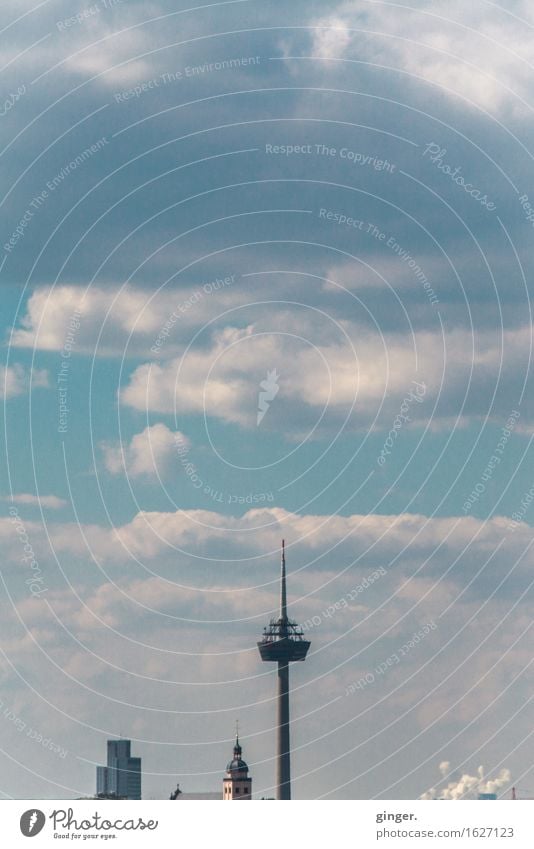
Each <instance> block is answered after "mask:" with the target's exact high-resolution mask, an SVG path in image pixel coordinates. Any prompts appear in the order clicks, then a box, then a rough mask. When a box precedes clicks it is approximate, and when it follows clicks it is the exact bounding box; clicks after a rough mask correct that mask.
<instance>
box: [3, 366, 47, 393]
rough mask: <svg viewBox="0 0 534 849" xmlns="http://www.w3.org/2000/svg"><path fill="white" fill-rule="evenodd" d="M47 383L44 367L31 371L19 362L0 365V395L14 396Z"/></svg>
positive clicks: (44, 385)
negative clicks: (10, 364)
mask: <svg viewBox="0 0 534 849" xmlns="http://www.w3.org/2000/svg"><path fill="white" fill-rule="evenodd" d="M48 385H49V378H48V372H47V371H45V370H44V369H32V371H31V373H30V372H29V371H28V370H27V369H25V368H24V366H22V365H20V364H19V363H17V364H15V365H13V366H3V365H0V397H2V398H4V399H6V400H7V399H8V398H15V397H16V396H17V395H23V394H24V393H25V392H28V391H29V390H30V387H31V388H32V389H36V388H46V387H48Z"/></svg>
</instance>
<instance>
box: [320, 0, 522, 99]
mask: <svg viewBox="0 0 534 849" xmlns="http://www.w3.org/2000/svg"><path fill="white" fill-rule="evenodd" d="M507 12H508V13H507ZM514 12H515V14H514ZM531 18H532V11H531V9H530V8H529V6H528V4H526V3H520V4H519V5H517V6H516V8H515V10H511V9H508V10H505V9H502V8H499V7H497V6H496V5H495V4H492V5H490V4H488V3H485V2H483V0H476V2H472V3H469V4H466V3H464V2H462V0H452V1H451V0H447V1H446V2H445V0H439V2H435V3H433V4H432V6H431V7H429V6H428V4H426V3H422V2H419V3H417V4H415V5H414V6H412V7H411V8H410V7H404V6H398V5H397V6H396V7H391V6H387V5H386V6H383V5H382V4H378V3H368V2H365V3H360V2H356V3H355V2H352V0H350V2H342V3H340V4H339V5H338V6H337V7H336V8H335V9H334V10H333V11H332V13H331V14H328V15H324V16H322V17H320V18H316V19H315V20H313V21H312V25H315V26H317V27H318V29H316V30H315V32H314V35H313V43H312V53H313V55H315V56H318V57H320V58H321V59H323V60H328V59H332V58H338V59H340V58H348V59H350V58H353V59H360V60H361V59H364V60H367V61H369V62H372V63H376V64H380V65H384V66H386V67H395V66H396V67H399V68H400V69H402V70H404V71H408V72H409V73H410V74H413V75H414V76H415V77H417V78H420V79H421V80H426V81H427V82H430V83H433V84H435V85H437V86H439V87H441V88H442V89H443V91H444V93H446V94H450V95H452V96H455V95H458V96H461V97H465V98H467V99H468V100H471V101H472V102H473V103H475V104H476V105H479V106H480V107H482V108H483V109H487V110H490V111H495V110H500V109H503V108H505V107H507V106H508V105H509V104H510V98H511V97H512V98H513V94H514V93H515V94H517V95H518V97H522V98H525V99H526V100H527V102H528V101H530V78H531V68H529V66H528V64H527V62H528V61H530V59H531V57H532V55H533V53H534V31H533V29H532V26H531ZM351 30H352V32H351ZM324 64H325V66H328V67H330V68H332V70H334V71H339V70H340V65H339V63H336V62H327V61H325V62H324ZM341 69H342V66H341ZM514 105H517V101H515V103H514Z"/></svg>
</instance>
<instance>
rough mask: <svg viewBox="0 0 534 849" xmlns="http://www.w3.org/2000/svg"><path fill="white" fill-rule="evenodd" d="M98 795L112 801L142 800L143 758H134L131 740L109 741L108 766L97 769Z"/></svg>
mask: <svg viewBox="0 0 534 849" xmlns="http://www.w3.org/2000/svg"><path fill="white" fill-rule="evenodd" d="M96 795H97V796H99V797H101V798H104V797H107V798H112V799H140V798H141V758H132V756H131V740H122V739H121V740H108V762H107V766H97V768H96Z"/></svg>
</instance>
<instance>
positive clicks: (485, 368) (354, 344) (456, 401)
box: [121, 316, 532, 430]
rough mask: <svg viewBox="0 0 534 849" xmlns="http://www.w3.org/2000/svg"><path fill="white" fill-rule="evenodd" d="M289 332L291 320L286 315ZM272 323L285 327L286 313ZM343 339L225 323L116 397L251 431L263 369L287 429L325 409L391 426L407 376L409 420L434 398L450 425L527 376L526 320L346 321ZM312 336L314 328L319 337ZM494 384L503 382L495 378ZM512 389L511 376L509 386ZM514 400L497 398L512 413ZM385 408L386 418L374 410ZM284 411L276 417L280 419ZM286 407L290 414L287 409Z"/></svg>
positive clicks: (151, 367)
mask: <svg viewBox="0 0 534 849" xmlns="http://www.w3.org/2000/svg"><path fill="white" fill-rule="evenodd" d="M288 327H292V330H293V333H298V331H299V324H298V321H297V320H295V319H293V322H292V324H288ZM278 328H279V329H282V330H283V329H284V328H285V321H284V317H282V316H281V317H279V318H278ZM343 329H344V331H345V334H346V335H343V334H340V338H339V339H338V340H332V341H329V342H324V343H322V344H319V343H316V344H314V345H301V344H300V343H299V342H296V341H295V340H294V339H291V338H287V337H283V336H282V337H281V338H280V337H278V336H275V335H266V334H263V333H261V332H257V328H256V327H255V326H253V325H249V326H248V327H247V328H230V327H228V328H225V329H224V330H223V331H220V332H218V333H217V334H216V335H215V337H214V339H213V340H212V342H211V344H210V345H209V346H208V347H205V348H202V349H192V350H190V351H188V352H187V354H186V355H184V356H183V357H181V358H177V359H174V360H169V361H168V362H166V363H160V364H151V363H146V364H143V365H141V366H139V367H138V368H137V369H136V370H135V371H134V372H133V374H132V375H131V378H130V380H129V382H128V383H127V385H126V386H125V388H124V389H123V390H122V393H121V400H122V403H123V404H124V405H126V406H129V407H133V408H134V409H136V410H140V411H145V410H150V411H155V412H160V413H176V414H177V415H181V414H187V413H200V414H203V413H206V414H207V415H208V416H214V417H216V418H218V419H221V420H223V421H225V422H231V423H237V424H239V425H242V426H244V427H251V428H252V427H255V425H256V408H257V397H258V387H259V385H260V383H261V381H262V380H263V379H265V376H266V374H267V372H268V371H272V370H273V369H276V371H277V373H278V374H279V386H280V391H279V393H278V395H277V398H276V405H274V404H273V412H272V413H271V412H270V413H269V417H270V418H267V417H266V423H267V424H270V423H273V425H274V424H275V423H276V421H277V413H276V410H278V411H279V414H280V420H283V427H284V429H285V430H287V424H288V422H289V421H291V420H292V416H293V412H295V414H296V412H298V414H299V415H302V414H303V410H304V409H308V410H309V411H310V418H311V417H312V415H311V414H313V416H316V414H317V410H321V409H322V408H327V409H328V411H329V412H330V413H333V414H334V415H335V416H339V415H343V416H345V415H347V414H348V413H350V411H351V408H352V407H354V409H355V419H354V421H355V422H356V423H357V424H358V426H368V425H369V423H371V422H373V421H374V420H375V425H374V426H376V427H384V426H385V425H386V424H387V425H388V427H389V426H390V420H391V415H392V414H393V415H394V414H395V413H396V412H398V408H399V404H400V403H401V401H402V400H403V398H404V396H405V395H406V393H408V391H409V390H410V388H412V389H413V385H414V381H417V382H418V384H420V386H424V390H423V389H422V390H421V392H422V393H424V395H425V404H413V405H412V413H411V419H412V421H413V420H418V421H419V422H425V421H428V420H429V415H430V411H431V410H432V409H433V406H434V402H435V401H437V400H439V402H440V407H439V410H438V412H437V413H434V419H433V422H432V425H433V428H434V429H437V428H439V423H440V420H441V419H443V420H444V426H446V427H448V426H449V424H450V421H451V416H452V415H453V414H454V413H455V412H456V413H457V412H458V410H459V409H460V407H461V406H462V404H463V402H464V399H466V398H467V397H468V396H469V400H468V403H467V404H466V405H465V406H464V417H469V416H472V417H475V418H482V417H484V416H485V415H487V414H488V409H487V407H486V402H487V399H488V397H490V396H489V395H488V392H490V391H491V389H492V388H494V387H498V386H499V385H500V386H501V388H502V391H503V392H504V393H505V394H506V392H505V389H506V384H505V382H504V381H503V378H505V377H506V376H510V377H511V378H512V377H513V378H515V382H517V376H518V375H521V374H524V375H526V371H525V370H526V366H527V362H528V351H529V350H530V347H531V335H532V330H531V327H530V325H528V326H523V327H520V328H517V329H514V330H507V331H505V332H503V334H502V335H499V334H496V333H495V332H494V331H493V330H491V331H490V330H488V331H481V332H478V333H476V334H472V333H471V332H470V331H468V330H463V329H458V330H453V331H450V332H448V333H446V334H443V335H442V334H441V333H440V332H435V331H425V330H423V331H420V332H417V333H416V334H415V333H414V334H413V335H412V336H411V338H410V339H409V340H407V338H406V335H405V334H401V333H397V332H392V333H387V334H379V333H378V332H375V333H372V332H370V331H369V330H368V329H366V328H362V327H359V326H358V325H356V324H354V323H351V322H343ZM318 335H319V334H318ZM499 381H500V384H499ZM509 385H512V382H511V383H510V384H509ZM510 403H511V400H510V399H509V398H508V397H506V399H505V400H503V401H502V405H503V411H502V412H505V411H506V413H507V414H509V412H510V406H509V405H510ZM381 408H383V410H384V420H383V422H381V423H380V422H379V423H377V422H376V416H377V415H378V414H379V413H380V411H381ZM282 411H283V419H282ZM292 411H293V412H292Z"/></svg>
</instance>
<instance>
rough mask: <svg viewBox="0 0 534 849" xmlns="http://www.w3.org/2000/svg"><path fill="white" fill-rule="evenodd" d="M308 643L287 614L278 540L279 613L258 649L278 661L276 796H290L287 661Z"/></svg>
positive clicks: (303, 655) (302, 655) (304, 650)
mask: <svg viewBox="0 0 534 849" xmlns="http://www.w3.org/2000/svg"><path fill="white" fill-rule="evenodd" d="M309 647H310V643H309V641H308V640H305V639H304V634H303V632H302V629H301V628H300V627H299V626H298V625H297V623H296V622H292V621H291V620H290V619H289V618H288V615H287V591H286V557H285V542H284V540H282V568H281V579H280V616H279V618H278V619H271V621H270V622H269V625H268V626H267V627H266V628H264V629H263V637H262V639H261V640H260V642H259V643H258V649H259V652H260V656H261V659H262V660H263V661H267V662H271V663H277V664H278V689H277V722H276V726H277V734H276V740H277V746H276V748H277V753H276V788H277V796H276V797H277V799H284V800H285V799H291V762H290V761H291V758H290V741H289V664H290V663H291V662H292V661H297V660H301V661H302V660H305V659H306V655H307V653H308V649H309Z"/></svg>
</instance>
